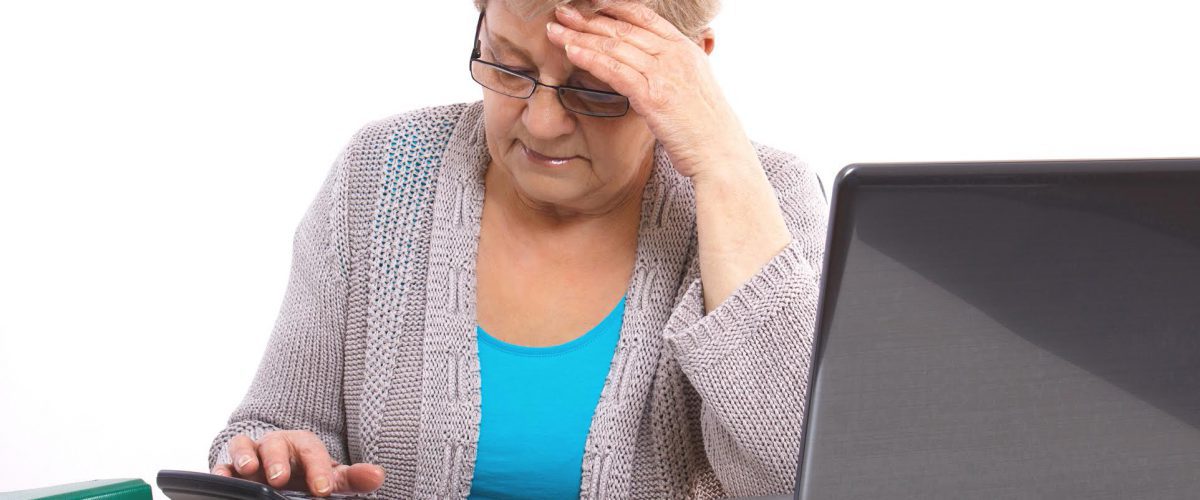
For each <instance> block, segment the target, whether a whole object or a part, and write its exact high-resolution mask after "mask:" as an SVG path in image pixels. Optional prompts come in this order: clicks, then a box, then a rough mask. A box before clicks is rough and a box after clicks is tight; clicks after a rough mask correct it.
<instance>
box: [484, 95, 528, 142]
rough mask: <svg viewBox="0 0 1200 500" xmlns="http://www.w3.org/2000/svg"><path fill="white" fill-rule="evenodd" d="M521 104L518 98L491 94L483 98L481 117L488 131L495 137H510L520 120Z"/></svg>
mask: <svg viewBox="0 0 1200 500" xmlns="http://www.w3.org/2000/svg"><path fill="white" fill-rule="evenodd" d="M522 104H524V103H523V102H521V101H520V100H518V99H513V98H510V97H505V96H499V95H492V94H491V93H490V92H489V93H488V94H485V95H484V98H483V117H484V118H483V119H484V123H485V125H486V127H487V130H488V132H490V133H491V134H493V135H494V136H496V137H511V136H514V135H516V134H515V133H514V131H515V130H517V127H519V126H520V122H521V111H522V108H523V106H522Z"/></svg>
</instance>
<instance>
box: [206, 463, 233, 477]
mask: <svg viewBox="0 0 1200 500" xmlns="http://www.w3.org/2000/svg"><path fill="white" fill-rule="evenodd" d="M210 472H211V473H213V474H216V475H218V476H225V477H233V466H232V465H230V464H217V466H216V467H213V468H212V471H210Z"/></svg>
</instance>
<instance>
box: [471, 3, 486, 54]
mask: <svg viewBox="0 0 1200 500" xmlns="http://www.w3.org/2000/svg"><path fill="white" fill-rule="evenodd" d="M483 13H484V9H479V20H478V21H476V22H475V48H474V49H473V50H471V59H472V60H474V59H479V58H480V57H482V56H483V52H482V51H481V50H479V29H480V28H482V27H483Z"/></svg>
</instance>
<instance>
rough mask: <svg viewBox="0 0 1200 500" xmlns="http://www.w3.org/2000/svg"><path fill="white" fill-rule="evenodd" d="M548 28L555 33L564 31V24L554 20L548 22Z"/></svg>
mask: <svg viewBox="0 0 1200 500" xmlns="http://www.w3.org/2000/svg"><path fill="white" fill-rule="evenodd" d="M546 29H547V30H549V31H550V32H551V33H554V34H558V33H562V30H563V29H562V26H561V25H559V24H558V23H556V22H554V21H550V22H548V23H546Z"/></svg>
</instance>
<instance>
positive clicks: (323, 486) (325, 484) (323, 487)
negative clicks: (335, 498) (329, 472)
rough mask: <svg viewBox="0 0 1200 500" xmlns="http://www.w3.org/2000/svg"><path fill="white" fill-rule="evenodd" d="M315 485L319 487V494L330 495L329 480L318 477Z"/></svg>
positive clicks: (314, 482)
mask: <svg viewBox="0 0 1200 500" xmlns="http://www.w3.org/2000/svg"><path fill="white" fill-rule="evenodd" d="M313 485H314V486H316V487H317V493H320V494H322V495H324V494H326V493H329V480H328V479H326V478H324V477H318V478H317V480H316V481H313Z"/></svg>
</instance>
